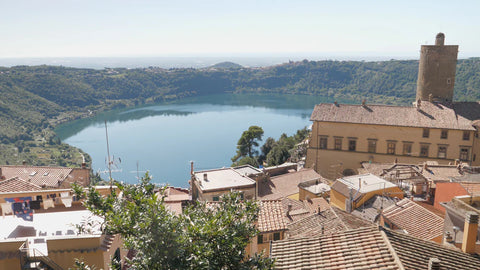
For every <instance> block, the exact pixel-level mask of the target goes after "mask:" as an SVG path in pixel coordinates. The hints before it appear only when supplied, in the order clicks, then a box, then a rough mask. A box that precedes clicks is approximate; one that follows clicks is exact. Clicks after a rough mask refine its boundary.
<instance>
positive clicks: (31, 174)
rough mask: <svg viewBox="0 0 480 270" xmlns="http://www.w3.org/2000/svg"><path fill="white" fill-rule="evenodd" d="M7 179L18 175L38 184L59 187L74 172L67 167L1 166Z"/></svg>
mask: <svg viewBox="0 0 480 270" xmlns="http://www.w3.org/2000/svg"><path fill="white" fill-rule="evenodd" d="M1 169H2V170H1V171H2V175H3V176H5V178H6V179H9V178H13V177H18V178H20V179H22V180H25V181H28V182H30V183H32V184H35V185H37V186H40V187H41V186H43V185H45V186H47V187H58V186H59V183H61V182H63V181H64V180H65V179H66V178H67V177H68V176H69V175H70V173H71V172H72V169H71V168H65V167H41V166H1Z"/></svg>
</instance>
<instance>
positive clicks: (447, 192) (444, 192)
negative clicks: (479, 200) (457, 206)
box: [433, 183, 468, 213]
mask: <svg viewBox="0 0 480 270" xmlns="http://www.w3.org/2000/svg"><path fill="white" fill-rule="evenodd" d="M462 195H468V192H467V191H466V190H465V189H464V188H463V187H462V185H460V183H436V190H435V201H434V203H433V207H435V208H436V209H438V210H440V211H442V213H445V208H443V207H442V206H441V205H440V203H441V202H449V201H451V200H452V199H453V198H454V197H455V196H462Z"/></svg>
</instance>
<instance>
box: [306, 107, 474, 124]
mask: <svg viewBox="0 0 480 270" xmlns="http://www.w3.org/2000/svg"><path fill="white" fill-rule="evenodd" d="M467 107H468V108H467ZM469 109H470V110H469ZM478 111H480V104H478V103H477V102H463V103H455V104H454V105H453V106H446V105H443V104H437V103H430V102H428V101H422V103H421V106H420V110H417V108H415V107H413V106H408V107H403V106H388V105H367V106H362V105H347V104H339V105H334V104H331V103H323V104H319V105H316V106H315V108H314V110H313V112H312V115H311V117H310V120H312V121H321V122H343V123H359V124H372V125H390V126H406V127H428V128H445V129H460V130H475V129H474V128H473V126H472V122H471V121H472V120H474V119H478V118H480V117H479V116H480V114H479V113H478Z"/></svg>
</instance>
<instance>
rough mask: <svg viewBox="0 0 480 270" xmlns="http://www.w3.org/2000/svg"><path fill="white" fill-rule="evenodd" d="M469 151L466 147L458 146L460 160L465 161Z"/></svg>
mask: <svg viewBox="0 0 480 270" xmlns="http://www.w3.org/2000/svg"><path fill="white" fill-rule="evenodd" d="M469 152H470V151H469V149H468V148H460V157H459V158H460V160H463V161H467V160H468V153H469Z"/></svg>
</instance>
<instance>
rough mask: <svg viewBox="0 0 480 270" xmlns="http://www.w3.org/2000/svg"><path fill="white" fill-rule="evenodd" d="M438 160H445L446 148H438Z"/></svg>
mask: <svg viewBox="0 0 480 270" xmlns="http://www.w3.org/2000/svg"><path fill="white" fill-rule="evenodd" d="M438 158H447V147H446V146H438Z"/></svg>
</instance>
